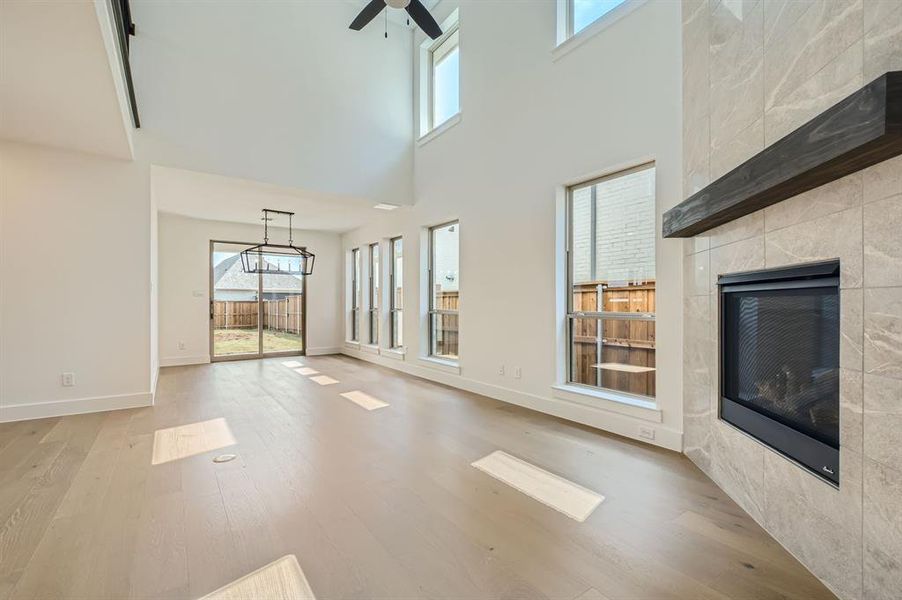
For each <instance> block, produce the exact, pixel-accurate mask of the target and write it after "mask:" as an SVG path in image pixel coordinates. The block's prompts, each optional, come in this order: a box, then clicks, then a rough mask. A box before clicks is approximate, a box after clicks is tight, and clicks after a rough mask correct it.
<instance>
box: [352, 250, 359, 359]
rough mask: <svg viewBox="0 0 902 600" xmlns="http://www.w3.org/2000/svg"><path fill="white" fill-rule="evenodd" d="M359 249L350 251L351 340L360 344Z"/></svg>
mask: <svg viewBox="0 0 902 600" xmlns="http://www.w3.org/2000/svg"><path fill="white" fill-rule="evenodd" d="M359 328H360V248H359V247H358V248H352V249H351V338H350V341H352V342H360V331H358V330H359Z"/></svg>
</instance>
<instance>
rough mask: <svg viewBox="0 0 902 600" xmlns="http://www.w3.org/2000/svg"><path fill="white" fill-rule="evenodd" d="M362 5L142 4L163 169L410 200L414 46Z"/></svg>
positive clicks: (150, 132)
mask: <svg viewBox="0 0 902 600" xmlns="http://www.w3.org/2000/svg"><path fill="white" fill-rule="evenodd" d="M357 11H359V6H355V4H354V3H352V2H345V1H336V0H305V1H303V2H183V1H181V0H133V1H132V16H133V19H134V21H135V24H136V27H137V32H138V34H137V35H136V36H135V37H134V38H132V46H131V58H132V71H133V73H134V77H135V86H136V92H137V96H138V104H139V108H140V111H141V117H142V131H141V134H142V137H143V138H144V139H145V140H146V142H147V143H148V144H150V146H149V147H150V151H151V153H152V155H153V157H154V162H155V163H156V164H160V165H165V166H176V167H180V168H183V169H191V170H196V171H201V172H206V173H215V174H219V175H227V176H229V177H239V178H245V179H251V180H254V181H261V182H266V183H271V184H277V185H280V186H287V187H292V188H301V189H304V190H309V191H312V192H317V193H323V192H325V193H333V194H345V195H349V196H353V197H366V198H371V199H372V200H373V201H374V202H379V201H391V202H407V203H409V202H410V200H411V196H412V193H411V188H412V175H411V172H412V156H413V150H412V147H411V144H410V139H411V136H412V135H413V117H412V111H413V109H412V91H411V78H410V56H411V46H410V44H411V36H410V32H409V30H407V29H406V28H403V27H400V26H396V25H392V26H391V31H390V35H389V38H388V39H385V38H384V37H383V31H382V27H381V25H382V21H381V19H376V20H375V21H374V22H373V23H372V24H371V26H370V27H367V28H366V29H364V30H363V31H359V32H358V31H351V30H349V29H348V24H349V23H350V22H351V20H352V19H353V18H354V16H355V15H356V13H357Z"/></svg>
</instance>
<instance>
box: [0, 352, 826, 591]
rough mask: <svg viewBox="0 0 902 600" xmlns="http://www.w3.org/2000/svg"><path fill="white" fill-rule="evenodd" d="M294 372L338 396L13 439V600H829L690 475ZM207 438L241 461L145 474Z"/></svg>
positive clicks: (222, 404) (554, 432) (2, 585)
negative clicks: (296, 582)
mask: <svg viewBox="0 0 902 600" xmlns="http://www.w3.org/2000/svg"><path fill="white" fill-rule="evenodd" d="M301 361H302V362H303V363H304V365H305V367H310V368H313V369H315V370H316V371H318V372H319V373H320V374H322V375H325V376H327V377H330V378H333V379H335V380H336V381H337V382H338V383H335V384H332V385H326V386H322V385H318V384H317V383H315V382H313V381H311V380H310V378H309V377H305V376H303V375H301V374H299V373H297V372H295V370H293V369H291V368H288V367H285V366H283V365H282V362H284V359H281V360H280V359H273V360H262V361H247V362H227V363H218V364H214V365H203V366H196V367H175V368H169V369H164V370H163V371H162V373H161V375H160V382H159V388H158V394H157V404H156V405H155V406H154V407H152V408H145V409H134V410H128V411H116V412H110V413H99V414H92V415H79V416H74V417H64V418H57V419H44V420H38V421H29V422H22V423H7V424H0V600H8V599H12V598H16V599H19V598H29V599H31V598H91V599H100V598H117V599H118V598H200V597H202V596H204V595H206V594H209V593H210V592H212V591H214V590H217V589H219V588H221V587H222V586H224V585H226V584H228V583H230V582H233V581H235V580H237V579H239V578H241V577H242V576H245V575H247V574H248V573H252V572H253V571H255V570H257V569H260V568H261V567H264V566H265V565H268V564H270V563H272V562H273V561H275V560H277V559H279V558H281V557H283V556H286V555H292V554H293V555H295V556H296V557H297V559H298V561H299V563H300V565H301V568H302V569H303V571H304V574H305V575H306V577H307V579H308V581H309V583H310V585H311V587H312V588H313V591H314V592H315V593H316V595H317V597H318V598H319V599H320V600H329V599H332V598H555V599H567V600H570V599H577V598H578V599H580V600H604V599H608V600H616V599H621V598H622V599H634V600H652V599H655V600H657V599H662V600H663V599H687V598H691V599H696V598H698V599H726V598H749V599H768V598H805V599H809V598H832V597H833V596H832V595H831V594H830V592H829V591H828V590H827V589H826V588H824V587H823V586H822V585H821V584H820V583H819V582H818V581H817V580H816V579H815V578H814V577H813V576H812V575H810V574H809V573H808V572H807V571H806V570H805V569H804V568H803V567H802V566H801V565H800V564H799V563H798V562H797V561H796V560H795V559H794V558H793V557H792V556H790V555H789V554H788V553H787V552H786V551H785V550H783V549H782V548H781V547H780V546H779V545H778V544H777V543H776V542H775V541H774V540H772V539H771V538H770V537H769V536H768V535H767V534H766V533H765V532H764V531H763V530H762V529H761V528H760V527H758V526H757V525H756V524H755V523H754V521H753V520H752V519H751V518H750V517H749V516H748V515H746V514H745V513H744V512H743V511H742V510H741V509H740V508H739V507H738V506H737V505H736V504H735V503H734V502H732V501H731V500H730V499H729V498H728V497H727V496H726V495H725V494H724V493H723V492H722V491H720V490H719V489H718V488H717V487H716V486H715V485H714V484H713V483H712V482H711V481H710V480H708V479H707V477H705V475H704V474H702V473H701V471H699V470H698V469H697V468H695V466H693V465H692V464H691V463H690V462H689V461H688V460H687V459H686V458H685V457H683V456H680V455H679V454H676V453H672V452H667V451H664V450H660V449H657V448H653V447H649V446H646V445H643V444H639V443H635V442H632V441H629V440H625V439H623V438H618V437H616V436H612V435H606V434H603V433H600V432H597V431H595V430H592V429H589V428H586V427H582V426H579V425H575V424H572V423H568V422H566V421H562V420H559V419H555V418H553V417H549V416H547V415H543V414H539V413H535V412H532V411H528V410H525V409H521V408H519V407H516V406H512V405H508V404H505V403H502V402H497V401H494V400H491V399H487V398H484V397H481V396H477V395H474V394H469V393H466V392H462V391H459V390H454V389H451V388H448V387H445V386H441V385H437V384H433V383H431V382H427V381H424V380H421V379H417V378H413V377H408V376H405V375H402V374H399V373H397V372H394V371H391V370H388V369H383V368H380V367H376V366H373V365H370V364H368V363H364V362H360V361H356V360H354V359H350V358H347V357H340V356H326V357H311V358H303V359H301ZM358 390H359V391H361V392H363V393H365V394H368V395H369V396H371V397H373V398H375V399H377V400H380V401H383V402H387V403H388V404H389V406H386V407H383V408H381V409H380V410H373V411H369V410H364V409H363V408H361V407H360V406H358V405H356V404H354V403H353V402H349V401H348V400H347V399H345V398H343V397H342V396H341V394H343V393H347V392H351V391H358ZM216 419H223V420H224V421H225V422H226V423H227V425H228V428H229V430H230V432H231V434H232V435H233V436H234V439H235V441H236V443H235V444H234V445H230V446H226V447H224V448H216V449H211V450H210V451H207V452H203V453H199V454H194V455H191V456H186V457H184V458H175V459H173V460H168V461H166V462H162V463H160V464H157V465H152V464H151V463H152V457H153V452H154V448H153V446H154V434H155V432H156V431H158V430H161V429H167V428H173V427H181V426H185V425H191V424H195V423H205V422H210V421H213V420H216ZM183 431H191V428H188V429H187V430H183ZM185 444H187V446H186V447H191V448H195V447H194V446H192V445H191V443H188V442H185ZM496 450H503V451H504V452H507V453H509V454H511V455H513V456H516V457H518V458H520V459H523V460H525V461H528V462H530V463H532V464H533V465H535V466H537V467H540V468H542V469H545V470H547V471H550V472H552V473H555V474H557V475H559V476H560V477H563V478H566V479H568V480H570V481H572V482H574V483H577V484H579V485H581V486H583V487H586V488H588V489H590V490H593V491H596V492H597V493H599V494H601V495H603V496H605V500H604V502H603V503H602V504H600V505H599V506H598V508H596V510H595V511H594V512H593V513H592V514H591V516H590V517H589V518H588V519H587V520H586V521H585V522H584V523H579V522H577V521H574V520H573V519H570V518H568V517H567V516H565V515H563V514H561V513H559V512H557V511H555V510H553V509H551V508H549V507H547V506H545V505H543V504H541V503H540V502H537V501H536V500H533V499H532V498H530V497H528V496H526V495H524V494H522V493H520V492H518V491H517V490H515V489H513V488H511V487H509V486H507V485H505V484H504V483H502V482H501V481H498V480H496V479H494V478H492V477H489V476H488V475H486V474H485V473H482V472H481V471H479V470H478V469H475V468H473V467H471V466H470V463H472V462H473V461H475V460H477V459H479V458H481V457H483V456H486V455H488V454H490V453H491V452H494V451H496ZM226 452H228V453H235V454H237V455H238V458H237V459H235V460H233V461H231V462H227V463H221V464H214V463H213V462H212V458H213V457H214V456H216V455H218V454H222V453H226Z"/></svg>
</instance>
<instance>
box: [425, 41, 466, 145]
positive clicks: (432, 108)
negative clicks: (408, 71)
mask: <svg viewBox="0 0 902 600" xmlns="http://www.w3.org/2000/svg"><path fill="white" fill-rule="evenodd" d="M452 38H453V40H454V43H453V44H452V45H451V48H450V49H449V50H446V51H445V52H444V53H443V54H442V56H441V57H439V59H438V60H436V58H435V54H436V52H437V51H438V50H439V49H440V48H441V47H442V46H444V45H445V44H446V43H448V42H450V41H452ZM455 49H456V50H457V52H458V56H459V55H460V26H459V25H458V24H455V25H454V27H453V29H450V30H448V31H446V32H445V33H444V34H443V35H442V36H441V37H440V38H439V39H437V40H435V42H433V44H432V45H431V46H429V49H428V50H427V51H426V52H427V56H428V57H429V123H428V125H429V131H432V130H434V129H436V128H437V127H441V126H442V125H444V124H445V123H447V122H448V121H450V120H451V119H453V118H454V117H456V116H457V115H459V114H460V68H459V67H458V70H457V112H455V113H454V114H453V115H448V118H447V119H445V120H443V121H442V122H441V123H437V122H436V121H435V102H436V96H435V69H436V67H437V66H438V65H439V64H441V62H442V60H444V59H445V58H447V57H448V55H450V54H451V53H452V52H454V50H455ZM459 60H460V59H459V58H458V61H459ZM458 64H459V63H458Z"/></svg>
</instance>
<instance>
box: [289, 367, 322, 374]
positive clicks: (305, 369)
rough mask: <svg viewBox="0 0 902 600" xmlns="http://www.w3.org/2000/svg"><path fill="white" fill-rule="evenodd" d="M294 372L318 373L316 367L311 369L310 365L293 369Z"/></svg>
mask: <svg viewBox="0 0 902 600" xmlns="http://www.w3.org/2000/svg"><path fill="white" fill-rule="evenodd" d="M294 372H295V373H300V374H301V375H316V374H317V373H319V371H317V370H316V369H311V368H310V367H304V368H303V369H295V370H294Z"/></svg>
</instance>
